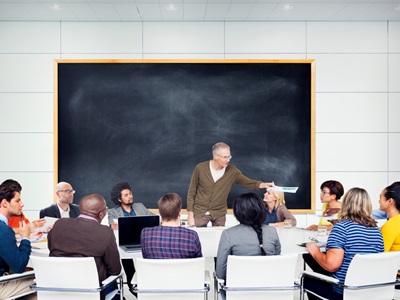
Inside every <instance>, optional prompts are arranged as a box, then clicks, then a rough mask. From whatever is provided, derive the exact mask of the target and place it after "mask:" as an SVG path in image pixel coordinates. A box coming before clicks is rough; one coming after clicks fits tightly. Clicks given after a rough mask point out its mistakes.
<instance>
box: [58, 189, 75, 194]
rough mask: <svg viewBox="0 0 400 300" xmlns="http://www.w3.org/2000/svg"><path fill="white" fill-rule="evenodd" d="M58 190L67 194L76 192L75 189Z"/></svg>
mask: <svg viewBox="0 0 400 300" xmlns="http://www.w3.org/2000/svg"><path fill="white" fill-rule="evenodd" d="M58 192H63V193H67V194H71V193H72V194H75V190H58Z"/></svg>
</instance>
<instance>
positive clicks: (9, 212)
mask: <svg viewBox="0 0 400 300" xmlns="http://www.w3.org/2000/svg"><path fill="white" fill-rule="evenodd" d="M23 207H24V203H23V202H22V201H21V189H20V185H19V183H17V184H14V183H13V182H8V183H3V184H1V185H0V236H1V244H0V276H7V274H8V273H10V272H14V273H22V272H24V271H25V268H26V266H27V264H28V262H29V255H30V254H31V242H30V241H29V236H30V234H31V227H30V226H29V225H27V224H26V223H25V222H23V221H21V222H20V224H19V232H20V234H21V237H22V239H21V243H20V245H19V246H18V245H17V241H16V239H15V233H14V231H13V230H12V228H11V227H10V226H8V225H7V223H8V219H9V218H11V217H12V216H21V214H22V208H23ZM33 283H34V281H33V277H30V278H25V279H19V280H13V281H9V282H5V283H2V284H0V299H5V298H9V297H12V296H14V295H17V294H21V293H25V292H29V291H30V290H31V288H30V286H31V285H32V284H33ZM28 298H29V299H36V295H35V294H31V295H29V296H28V297H27V298H26V299H28Z"/></svg>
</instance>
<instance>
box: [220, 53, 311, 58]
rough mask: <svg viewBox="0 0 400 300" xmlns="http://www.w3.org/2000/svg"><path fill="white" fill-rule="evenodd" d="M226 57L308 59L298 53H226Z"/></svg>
mask: <svg viewBox="0 0 400 300" xmlns="http://www.w3.org/2000/svg"><path fill="white" fill-rule="evenodd" d="M225 58H226V59H308V58H307V55H306V54H305V53H304V54H298V53H286V54H284V53H283V54H282V53H246V54H243V53H234V54H232V53H228V54H225Z"/></svg>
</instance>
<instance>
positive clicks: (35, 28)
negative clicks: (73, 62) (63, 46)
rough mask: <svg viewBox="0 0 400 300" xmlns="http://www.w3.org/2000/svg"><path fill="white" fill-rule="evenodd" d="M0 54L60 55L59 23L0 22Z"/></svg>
mask: <svg viewBox="0 0 400 300" xmlns="http://www.w3.org/2000/svg"><path fill="white" fill-rule="evenodd" d="M0 36H1V43H0V53H60V23H59V22H0Z"/></svg>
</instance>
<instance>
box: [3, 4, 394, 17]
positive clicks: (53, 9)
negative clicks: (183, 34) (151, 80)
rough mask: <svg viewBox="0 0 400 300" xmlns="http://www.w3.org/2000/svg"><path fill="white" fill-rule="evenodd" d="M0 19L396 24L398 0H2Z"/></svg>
mask: <svg viewBox="0 0 400 300" xmlns="http://www.w3.org/2000/svg"><path fill="white" fill-rule="evenodd" d="M285 6H287V7H288V8H289V9H286V10H285V9H283V8H284V7H285ZM168 8H169V9H168ZM1 20H16V21H30V20H34V21H37V20H42V21H46V20H50V21H54V20H57V21H62V20H77V21H93V20H97V21H101V20H111V21H125V20H126V21H132V20H137V21H171V20H173V21H193V20H195V21H211V20H212V21H215V20H218V21H224V20H226V21H268V20H272V21H287V20H296V21H307V20H320V21H345V20H348V21H351V20H361V21H368V20H382V21H383V20H384V21H386V20H392V21H400V0H381V1H380V0H331V1H329V0H290V2H286V1H285V0H0V21H1Z"/></svg>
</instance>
